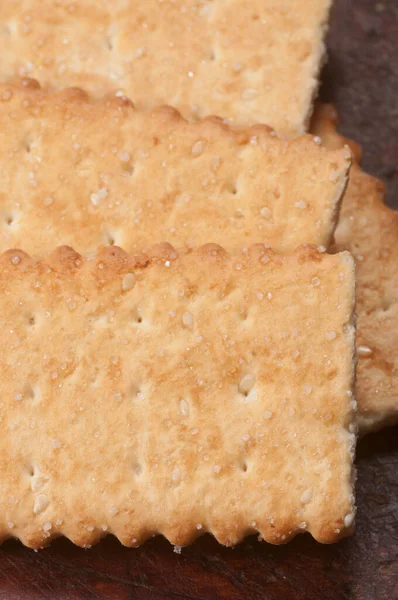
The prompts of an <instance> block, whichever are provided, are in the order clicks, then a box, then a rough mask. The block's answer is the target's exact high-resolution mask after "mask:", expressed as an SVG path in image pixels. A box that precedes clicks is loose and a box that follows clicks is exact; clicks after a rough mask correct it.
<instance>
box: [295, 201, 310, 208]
mask: <svg viewBox="0 0 398 600" xmlns="http://www.w3.org/2000/svg"><path fill="white" fill-rule="evenodd" d="M296 206H297V208H301V209H302V210H303V209H304V208H307V204H306V202H304V200H298V202H296Z"/></svg>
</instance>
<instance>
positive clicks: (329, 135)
mask: <svg viewBox="0 0 398 600" xmlns="http://www.w3.org/2000/svg"><path fill="white" fill-rule="evenodd" d="M336 127H337V115H336V111H335V110H334V109H333V107H331V106H321V107H319V109H318V110H317V112H316V114H315V118H314V124H313V131H314V133H316V134H317V135H320V136H321V138H322V140H323V141H324V143H325V144H326V145H327V146H328V147H332V148H335V149H337V148H338V147H342V146H343V145H344V144H346V143H347V142H348V140H347V139H346V138H343V137H342V136H340V135H339V134H338V132H337V131H336ZM349 144H350V146H351V149H352V151H353V154H354V156H355V157H356V159H357V161H359V160H360V157H361V150H360V148H359V147H358V146H357V145H356V144H355V143H354V142H349ZM384 198H385V188H384V184H383V182H382V181H380V180H379V179H376V178H375V177H372V176H370V175H368V174H367V173H364V171H362V169H361V168H360V166H359V164H354V165H353V166H352V168H351V174H350V179H349V183H348V187H347V191H346V193H345V196H344V200H343V205H342V209H341V213H340V220H339V223H338V226H337V229H336V233H335V239H336V249H337V250H339V251H341V250H349V251H350V252H351V253H352V254H353V255H354V257H355V259H356V273H357V313H358V323H357V344H358V366H357V386H356V395H357V400H358V409H359V415H358V418H359V427H360V432H361V433H362V434H364V433H367V432H368V431H372V430H376V429H380V428H381V427H382V426H384V425H388V424H392V423H396V422H398V359H397V356H396V349H397V347H398V300H397V299H398V271H397V261H398V214H397V213H396V212H394V211H393V210H391V209H390V208H388V207H387V206H386V205H385V204H384Z"/></svg>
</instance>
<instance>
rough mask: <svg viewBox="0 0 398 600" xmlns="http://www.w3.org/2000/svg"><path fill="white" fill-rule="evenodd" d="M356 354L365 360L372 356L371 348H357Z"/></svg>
mask: <svg viewBox="0 0 398 600" xmlns="http://www.w3.org/2000/svg"><path fill="white" fill-rule="evenodd" d="M357 354H358V356H360V357H361V358H367V357H369V356H373V350H372V348H369V346H358V347H357Z"/></svg>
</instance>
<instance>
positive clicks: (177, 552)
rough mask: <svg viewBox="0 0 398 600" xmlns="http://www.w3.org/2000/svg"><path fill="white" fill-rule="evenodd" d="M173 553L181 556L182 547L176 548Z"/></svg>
mask: <svg viewBox="0 0 398 600" xmlns="http://www.w3.org/2000/svg"><path fill="white" fill-rule="evenodd" d="M136 541H137V540H136ZM173 552H175V553H176V554H181V546H174V548H173Z"/></svg>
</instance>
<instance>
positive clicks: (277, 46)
mask: <svg viewBox="0 0 398 600" xmlns="http://www.w3.org/2000/svg"><path fill="white" fill-rule="evenodd" d="M330 5H331V0H222V1H217V2H207V1H202V0H177V2H175V1H164V2H161V1H158V0H145V2H142V1H138V0H112V1H110V0H108V1H107V2H99V1H98V0H79V1H78V2H77V1H70V0H61V1H60V2H56V1H54V0H40V2H38V0H6V1H3V2H1V3H0V23H1V28H0V36H1V49H2V52H1V58H2V60H1V63H0V80H2V81H5V80H10V79H13V78H15V77H21V76H22V77H33V78H36V79H38V80H39V81H40V82H41V83H42V84H43V85H44V86H45V87H48V88H50V89H62V88H65V87H70V86H79V87H83V88H84V89H86V90H88V91H89V92H90V93H92V94H95V95H96V96H97V97H101V96H103V95H104V94H105V93H109V92H113V93H114V92H115V91H119V93H122V94H126V95H127V96H128V97H129V98H131V99H132V100H133V102H134V103H135V104H136V106H137V107H139V108H151V107H154V106H158V105H162V104H169V105H171V106H175V107H177V108H178V109H179V110H180V111H181V112H182V114H183V115H184V116H185V117H188V118H198V117H200V118H203V117H205V116H208V115H218V116H221V117H223V118H228V119H230V120H231V121H233V122H234V123H235V124H240V125H242V124H243V125H244V126H247V125H252V124H253V123H266V124H268V125H270V126H272V127H274V128H275V129H276V131H277V132H278V134H280V135H283V136H295V135H299V134H301V133H303V131H305V128H306V125H307V121H308V118H309V116H310V114H311V109H312V99H313V97H314V95H315V94H316V92H317V88H318V74H319V69H320V66H321V64H322V61H323V56H324V41H323V40H324V34H325V30H326V27H327V21H328V16H329V9H330Z"/></svg>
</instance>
